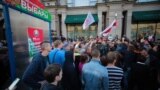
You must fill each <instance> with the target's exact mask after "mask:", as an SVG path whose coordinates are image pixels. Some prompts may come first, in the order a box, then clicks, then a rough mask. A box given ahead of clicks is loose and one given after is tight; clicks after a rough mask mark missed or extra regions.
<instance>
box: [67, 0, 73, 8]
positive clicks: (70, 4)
mask: <svg viewBox="0 0 160 90" xmlns="http://www.w3.org/2000/svg"><path fill="white" fill-rule="evenodd" d="M67 5H68V7H74V6H75V0H67Z"/></svg>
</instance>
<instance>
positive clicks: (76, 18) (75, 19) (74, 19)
mask: <svg viewBox="0 0 160 90" xmlns="http://www.w3.org/2000/svg"><path fill="white" fill-rule="evenodd" d="M92 15H93V17H94V20H95V23H97V22H98V16H97V14H92ZM86 17H87V14H81V15H67V17H66V19H65V23H66V24H82V23H83V22H84V21H85V19H86Z"/></svg>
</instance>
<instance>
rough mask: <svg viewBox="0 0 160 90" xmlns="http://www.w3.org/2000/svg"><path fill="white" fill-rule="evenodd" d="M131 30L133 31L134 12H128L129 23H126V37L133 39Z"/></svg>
mask: <svg viewBox="0 0 160 90" xmlns="http://www.w3.org/2000/svg"><path fill="white" fill-rule="evenodd" d="M131 29H132V11H131V10H128V11H127V23H126V36H127V37H128V38H129V39H130V40H132V39H131Z"/></svg>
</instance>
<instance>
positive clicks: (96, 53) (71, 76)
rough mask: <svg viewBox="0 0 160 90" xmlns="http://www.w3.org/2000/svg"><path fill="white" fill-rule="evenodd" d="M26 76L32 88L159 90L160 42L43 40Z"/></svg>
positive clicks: (92, 39) (143, 40)
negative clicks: (51, 41)
mask: <svg viewBox="0 0 160 90" xmlns="http://www.w3.org/2000/svg"><path fill="white" fill-rule="evenodd" d="M40 46H41V52H40V53H38V54H36V55H35V56H34V57H33V59H32V62H31V63H30V65H29V66H28V68H27V69H26V71H25V72H24V75H23V81H24V82H25V84H27V85H28V86H29V87H30V88H31V89H32V90H158V88H159V87H160V45H158V43H155V42H154V41H149V40H148V39H147V38H142V39H140V40H137V41H129V39H127V38H126V37H123V38H122V39H116V38H115V39H113V40H108V39H107V38H106V37H101V38H98V37H97V38H93V37H91V38H90V39H88V40H85V39H84V38H80V39H79V40H76V41H73V40H66V39H65V38H63V39H62V40H54V42H53V43H52V44H50V42H48V41H44V42H42V43H41V45H40Z"/></svg>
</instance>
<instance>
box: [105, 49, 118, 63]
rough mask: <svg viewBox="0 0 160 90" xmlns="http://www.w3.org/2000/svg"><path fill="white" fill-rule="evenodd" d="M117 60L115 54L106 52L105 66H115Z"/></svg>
mask: <svg viewBox="0 0 160 90" xmlns="http://www.w3.org/2000/svg"><path fill="white" fill-rule="evenodd" d="M117 58H118V53H117V52H108V54H107V56H106V60H107V64H115V63H116V60H117Z"/></svg>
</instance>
